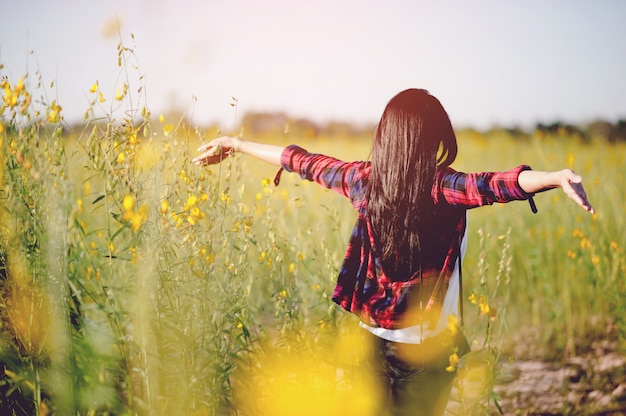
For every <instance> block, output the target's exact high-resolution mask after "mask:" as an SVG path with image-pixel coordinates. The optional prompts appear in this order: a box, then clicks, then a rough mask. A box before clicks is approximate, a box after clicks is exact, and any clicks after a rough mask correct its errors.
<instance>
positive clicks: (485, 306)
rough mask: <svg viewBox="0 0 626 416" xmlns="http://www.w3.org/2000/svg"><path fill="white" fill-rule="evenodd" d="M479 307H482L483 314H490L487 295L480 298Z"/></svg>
mask: <svg viewBox="0 0 626 416" xmlns="http://www.w3.org/2000/svg"><path fill="white" fill-rule="evenodd" d="M478 308H479V309H480V313H481V314H482V315H488V314H489V303H487V297H486V296H484V295H481V296H480V300H479V301H478Z"/></svg>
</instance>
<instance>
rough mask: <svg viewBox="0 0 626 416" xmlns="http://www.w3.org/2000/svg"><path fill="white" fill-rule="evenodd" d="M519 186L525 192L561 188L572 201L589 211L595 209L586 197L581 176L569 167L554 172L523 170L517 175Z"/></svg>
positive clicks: (593, 211)
mask: <svg viewBox="0 0 626 416" xmlns="http://www.w3.org/2000/svg"><path fill="white" fill-rule="evenodd" d="M518 182H519V185H520V187H521V188H522V189H523V190H524V191H525V192H527V193H529V194H533V193H535V192H543V191H547V190H550V189H554V188H562V189H563V192H565V194H566V195H567V196H568V197H570V198H571V199H572V200H573V201H574V202H576V203H577V204H578V205H580V206H581V207H583V209H585V210H586V211H589V212H590V213H592V214H593V213H595V210H594V209H593V207H592V206H591V204H590V203H589V200H588V199H587V193H586V192H585V188H584V187H583V183H582V178H581V177H580V175H577V174H576V173H574V171H572V170H571V169H563V170H559V171H554V172H541V171H536V170H525V171H522V172H521V173H520V175H519V178H518Z"/></svg>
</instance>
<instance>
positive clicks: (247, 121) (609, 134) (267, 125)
mask: <svg viewBox="0 0 626 416" xmlns="http://www.w3.org/2000/svg"><path fill="white" fill-rule="evenodd" d="M242 125H243V127H244V129H245V131H246V132H247V133H250V134H254V135H258V134H267V133H274V134H277V133H278V134H286V133H291V134H295V135H298V136H301V137H317V136H320V135H327V136H333V137H356V136H367V135H369V136H371V135H372V133H373V132H374V129H375V125H374V124H364V125H356V124H353V123H349V122H341V121H331V122H327V123H317V122H314V121H312V120H309V119H306V118H295V119H294V118H290V117H289V116H288V115H287V114H285V113H282V112H273V113H265V112H249V113H247V114H245V115H244V117H243V119H242ZM494 129H495V130H504V131H505V132H506V133H508V134H510V135H511V136H513V137H516V138H529V137H531V136H536V135H539V136H552V137H576V138H578V139H580V140H582V141H591V140H605V141H607V142H610V143H617V142H626V120H618V121H617V122H616V123H611V122H608V121H604V120H596V121H593V122H591V123H589V124H586V125H574V124H569V123H563V122H554V123H550V124H544V123H537V124H536V125H535V127H534V129H531V130H530V131H529V130H528V129H522V128H520V127H513V128H494ZM489 132H490V131H486V132H484V133H485V134H489Z"/></svg>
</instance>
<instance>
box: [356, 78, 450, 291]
mask: <svg viewBox="0 0 626 416" xmlns="http://www.w3.org/2000/svg"><path fill="white" fill-rule="evenodd" d="M456 154H457V142H456V136H455V135H454V130H453V129H452V125H451V123H450V119H449V117H448V114H447V113H446V111H445V110H444V108H443V106H442V105H441V103H440V102H439V100H437V98H435V97H434V96H432V95H430V94H429V92H428V91H426V90H422V89H408V90H405V91H402V92H401V93H399V94H398V95H396V96H395V97H393V98H392V99H391V100H390V101H389V103H388V104H387V106H386V108H385V111H384V112H383V115H382V117H381V119H380V122H379V124H378V126H377V129H376V137H375V139H374V145H373V147H372V157H371V174H370V184H369V189H368V203H367V210H368V215H369V220H370V223H371V225H372V229H373V230H374V235H375V240H376V248H377V250H378V252H379V256H380V258H381V260H382V266H383V269H384V270H385V272H386V273H387V274H388V275H390V276H391V277H393V278H395V279H400V280H404V279H408V278H409V277H410V275H411V274H412V273H414V272H415V271H416V270H417V268H418V266H419V265H420V262H421V261H422V253H423V249H422V248H423V247H424V242H425V239H426V237H427V235H428V234H429V231H428V229H429V227H428V225H429V223H432V221H431V220H432V217H433V211H434V210H433V199H432V196H431V190H432V186H433V181H434V178H435V174H436V171H437V167H438V166H439V167H443V166H448V165H450V164H452V162H453V161H454V159H455V158H456Z"/></svg>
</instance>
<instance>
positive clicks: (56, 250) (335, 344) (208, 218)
mask: <svg viewBox="0 0 626 416" xmlns="http://www.w3.org/2000/svg"><path fill="white" fill-rule="evenodd" d="M119 52H120V67H122V69H123V71H122V72H121V73H122V74H125V75H124V76H122V77H121V78H120V79H121V81H120V86H119V88H117V89H116V91H115V93H114V94H107V92H106V91H102V90H101V89H100V87H99V85H98V84H97V83H94V85H93V86H91V88H89V87H90V86H85V90H86V91H89V94H90V97H92V103H91V106H90V107H89V108H88V109H87V111H86V113H85V118H84V120H83V122H82V124H79V125H74V126H72V127H71V129H70V128H69V126H67V125H66V124H65V123H64V120H63V109H62V106H61V105H60V104H59V103H57V102H56V101H55V100H53V99H49V98H48V97H47V93H45V91H46V87H47V86H46V85H45V84H44V83H42V81H41V79H40V78H39V77H38V74H26V75H24V76H23V77H22V78H19V79H17V80H9V79H4V80H3V81H2V88H1V90H2V94H3V96H2V98H3V100H2V102H1V103H0V106H1V109H2V112H1V113H0V114H1V117H2V118H1V119H0V121H1V124H0V154H1V160H2V163H3V165H2V169H1V170H0V184H1V188H0V191H1V192H2V193H1V195H0V197H1V199H0V205H1V208H2V209H1V211H0V227H1V228H0V243H1V246H0V260H1V261H2V277H1V280H0V295H1V297H0V316H1V327H0V366H1V368H0V395H1V397H0V411H1V412H0V413H2V414H12V415H13V414H14V415H27V414H36V415H48V414H59V415H65V414H76V415H105V414H111V415H112V414H116V415H118V414H119V415H140V414H150V415H161V414H185V415H222V414H240V415H247V414H253V415H257V414H268V415H283V414H284V415H291V414H311V415H314V414H315V415H318V414H328V415H331V414H342V415H350V414H354V415H364V414H368V412H369V410H370V409H371V408H372V406H373V405H374V404H375V401H376V393H375V391H374V390H373V388H372V386H370V385H369V384H368V383H367V377H364V376H363V374H362V371H363V370H362V368H363V365H362V363H363V361H364V360H365V359H366V358H365V357H366V354H367V351H366V350H367V348H366V346H365V345H364V343H363V342H362V340H361V339H360V336H361V334H360V332H359V331H358V328H357V327H358V321H357V320H356V318H355V317H353V316H351V315H348V314H346V313H345V312H343V311H341V310H340V309H339V308H338V307H337V306H336V305H334V303H333V302H332V301H331V300H330V297H331V294H332V290H333V288H334V281H335V278H336V276H337V273H338V268H339V267H340V265H341V260H342V256H343V254H344V249H345V244H346V242H347V240H348V236H349V233H350V230H351V228H352V226H353V222H354V220H355V218H356V215H355V213H354V212H353V210H352V207H351V205H350V204H349V202H348V201H346V200H344V199H343V198H342V197H340V196H338V195H335V194H333V193H331V192H330V191H326V190H323V189H320V188H319V187H317V186H316V185H314V184H311V183H306V182H303V181H301V180H300V179H299V178H297V177H295V175H293V174H289V173H283V175H282V179H281V183H280V185H279V186H277V187H276V186H274V184H273V178H274V175H275V173H276V169H275V168H273V167H271V166H267V165H264V164H262V163H261V162H258V161H255V160H252V159H250V158H246V157H245V156H241V155H235V156H234V157H230V158H228V159H226V160H225V161H224V162H223V163H222V164H220V165H218V166H213V167H209V168H201V167H197V166H195V165H193V164H191V163H190V160H191V159H192V158H193V157H194V156H195V154H196V153H195V149H196V148H197V146H198V145H199V144H201V143H202V142H204V141H207V140H209V139H211V138H213V137H216V136H217V135H218V134H222V132H219V131H217V130H216V129H215V128H199V127H194V126H193V124H192V122H189V121H188V120H187V119H186V118H185V117H181V118H178V119H168V118H167V117H164V116H156V115H152V114H151V113H150V111H149V107H148V103H146V102H145V97H144V96H143V94H142V92H141V91H142V86H143V78H142V77H141V76H136V77H135V75H134V72H132V71H129V70H128V69H129V68H131V66H130V65H127V64H126V60H127V59H129V55H128V52H129V51H128V50H126V49H124V48H123V47H121V48H120V50H119ZM130 57H131V58H132V54H131V55H130ZM129 72H130V75H129ZM42 91H43V92H42ZM135 91H137V92H135ZM236 106H237V103H236V100H234V101H233V113H234V121H233V129H232V130H233V132H226V133H230V134H240V135H241V136H242V137H244V138H250V139H254V140H258V141H262V142H267V143H273V144H282V145H286V144H289V143H298V144H300V145H302V146H303V147H305V148H307V149H308V150H310V151H314V152H320V153H326V154H330V155H333V156H336V157H338V158H342V159H348V160H354V159H367V158H368V155H369V150H370V147H371V137H369V136H358V137H351V136H340V137H335V136H327V135H314V136H312V137H311V135H310V134H301V133H302V132H298V131H297V130H295V131H294V130H291V131H289V132H284V131H282V130H281V129H280V128H279V129H278V130H277V131H276V132H269V133H265V134H264V135H258V136H254V137H251V136H250V135H249V133H247V130H246V126H245V125H240V123H239V122H238V119H237V115H236ZM458 139H459V147H460V151H459V157H458V159H457V162H455V165H454V167H455V168H456V169H458V170H462V171H473V170H504V169H509V168H512V167H515V166H517V165H519V164H522V163H526V164H529V165H531V166H532V167H533V168H534V169H538V170H549V169H550V170H552V169H561V168H565V167H570V168H573V169H574V170H575V171H577V172H578V173H580V174H581V175H582V176H583V178H584V180H585V185H586V188H587V190H588V195H589V198H590V200H591V202H592V204H594V206H595V208H596V210H597V213H596V214H595V215H593V216H591V215H588V214H586V213H585V212H584V211H583V210H582V209H580V208H579V207H577V206H575V205H574V204H573V203H571V202H570V201H568V200H567V199H566V197H565V195H563V194H562V193H559V192H558V191H551V192H547V193H544V194H539V195H537V196H536V197H535V201H536V204H537V207H538V209H539V212H538V214H533V213H532V212H531V211H530V209H529V207H528V204H527V203H526V202H515V203H511V204H506V205H496V206H492V207H485V208H481V209H476V210H473V211H471V212H470V214H469V230H468V236H469V247H468V251H467V253H466V257H465V260H464V263H463V267H464V279H465V280H464V290H465V296H464V299H465V307H464V309H465V318H466V319H465V332H466V334H467V336H468V339H469V340H470V341H471V342H472V347H473V349H474V350H475V351H487V352H488V353H489V354H490V356H492V361H490V362H493V359H496V360H507V359H515V358H516V356H518V355H520V354H527V355H533V356H538V357H541V358H543V359H547V360H552V361H559V360H562V359H563V358H564V357H571V356H574V355H576V354H577V353H579V352H580V351H583V350H585V349H587V348H589V347H590V345H591V343H592V342H593V341H594V340H598V339H605V338H612V339H617V340H618V341H619V342H620V345H621V346H623V345H624V334H625V330H626V322H624V318H623V317H624V316H626V314H625V312H626V307H625V304H624V299H625V297H624V296H625V294H626V287H625V285H624V281H623V276H624V273H625V272H626V257H625V255H624V247H626V233H624V230H625V227H624V218H625V217H626V215H625V214H626V212H625V211H626V206H625V205H624V201H625V200H626V190H625V189H626V183H625V182H626V181H625V180H624V177H623V176H622V175H621V173H622V170H623V166H624V162H625V159H626V148H625V146H624V143H608V142H607V141H605V140H602V139H600V138H591V139H589V140H582V139H581V138H580V137H577V136H576V135H572V134H569V133H567V132H560V133H559V132H554V133H552V134H549V135H546V134H541V133H538V132H535V133H533V134H529V135H528V136H527V137H523V138H520V137H515V136H514V135H512V134H510V133H508V132H507V131H505V130H492V131H491V132H489V133H480V132H476V131H471V130H462V131H459V132H458ZM489 371H490V372H495V371H498V370H497V368H496V366H491V367H490V370H489ZM485 380H489V377H487V376H485ZM487 390H489V388H488V386H487ZM363 392H367V394H364V393H363ZM487 396H489V394H488V391H487ZM491 399H492V398H490V397H486V398H484V400H483V401H481V403H480V406H481V409H482V410H483V411H484V412H489V411H491V410H493V408H492V407H491V406H492V405H491V403H492V402H493V400H491ZM303 409H304V410H303ZM490 409H491V410H490Z"/></svg>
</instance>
